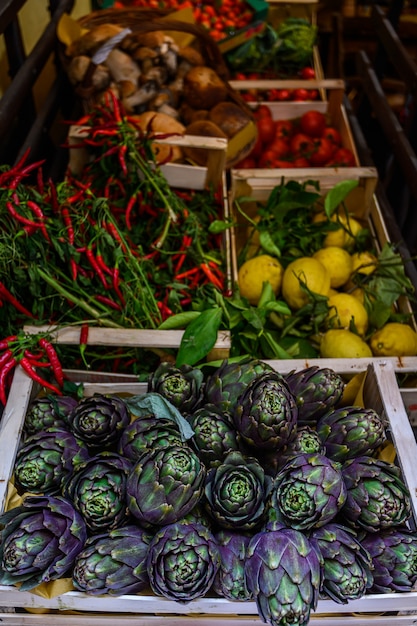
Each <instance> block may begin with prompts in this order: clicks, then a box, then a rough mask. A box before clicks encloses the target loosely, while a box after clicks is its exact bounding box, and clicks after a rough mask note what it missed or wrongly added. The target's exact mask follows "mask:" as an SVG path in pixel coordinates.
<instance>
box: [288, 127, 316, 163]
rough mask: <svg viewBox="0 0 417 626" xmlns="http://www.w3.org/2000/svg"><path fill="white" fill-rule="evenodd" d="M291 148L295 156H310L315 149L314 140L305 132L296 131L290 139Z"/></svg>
mask: <svg viewBox="0 0 417 626" xmlns="http://www.w3.org/2000/svg"><path fill="white" fill-rule="evenodd" d="M290 150H291V153H292V154H293V155H294V156H295V157H298V156H304V157H306V158H308V157H309V156H310V154H311V153H312V152H313V151H314V143H313V140H312V138H311V137H309V136H308V135H305V134H304V133H296V134H295V135H294V136H293V137H292V138H291V140H290Z"/></svg>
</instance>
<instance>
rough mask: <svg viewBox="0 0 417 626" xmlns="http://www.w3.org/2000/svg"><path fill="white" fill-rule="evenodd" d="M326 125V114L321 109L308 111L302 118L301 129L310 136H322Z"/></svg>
mask: <svg viewBox="0 0 417 626" xmlns="http://www.w3.org/2000/svg"><path fill="white" fill-rule="evenodd" d="M326 125H327V124H326V116H325V115H324V113H321V112H320V111H306V113H303V115H302V116H301V118H300V129H301V131H302V132H303V133H305V134H306V135H308V136H309V137H321V136H322V134H323V131H324V129H325V128H326Z"/></svg>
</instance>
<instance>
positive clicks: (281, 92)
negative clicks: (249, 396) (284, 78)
mask: <svg viewBox="0 0 417 626" xmlns="http://www.w3.org/2000/svg"><path fill="white" fill-rule="evenodd" d="M274 95H275V100H278V101H281V102H283V101H286V100H291V90H290V89H275V94H274Z"/></svg>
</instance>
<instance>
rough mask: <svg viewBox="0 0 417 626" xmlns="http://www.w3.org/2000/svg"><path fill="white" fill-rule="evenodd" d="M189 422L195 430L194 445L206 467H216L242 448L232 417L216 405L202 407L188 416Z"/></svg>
mask: <svg viewBox="0 0 417 626" xmlns="http://www.w3.org/2000/svg"><path fill="white" fill-rule="evenodd" d="M188 422H189V424H190V426H191V428H192V429H193V431H194V435H193V438H192V444H193V447H194V448H195V450H196V451H197V454H198V456H199V457H200V459H201V460H202V461H203V463H204V464H205V465H206V467H208V468H209V467H216V466H218V465H220V463H221V462H222V461H223V460H224V458H225V457H226V455H227V454H228V453H229V452H231V451H233V450H240V443H239V437H238V433H237V432H236V429H235V427H234V424H233V420H232V417H231V416H230V415H229V414H228V413H225V412H223V411H222V410H221V409H219V408H218V407H216V405H214V404H205V405H204V406H202V407H200V408H199V409H197V410H196V411H194V412H193V413H192V414H191V415H189V416H188Z"/></svg>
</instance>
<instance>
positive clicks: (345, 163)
mask: <svg viewBox="0 0 417 626" xmlns="http://www.w3.org/2000/svg"><path fill="white" fill-rule="evenodd" d="M326 165H329V166H334V167H354V166H355V165H356V161H355V155H354V154H353V152H352V151H351V150H349V148H338V149H337V150H336V152H334V153H333V156H332V158H331V160H330V161H328V162H327V163H326Z"/></svg>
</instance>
